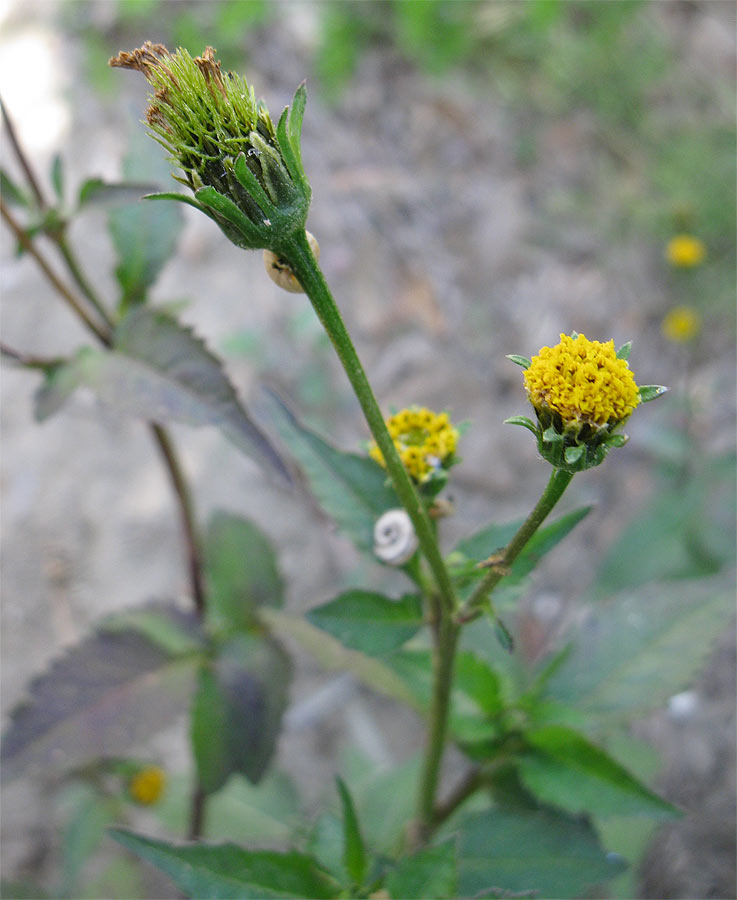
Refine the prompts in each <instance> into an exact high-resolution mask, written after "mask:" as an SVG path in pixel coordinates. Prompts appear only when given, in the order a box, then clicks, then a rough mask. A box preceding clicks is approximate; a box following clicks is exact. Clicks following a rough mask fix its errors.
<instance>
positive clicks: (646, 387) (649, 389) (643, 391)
mask: <svg viewBox="0 0 737 900" xmlns="http://www.w3.org/2000/svg"><path fill="white" fill-rule="evenodd" d="M667 392H668V388H667V387H664V386H663V385H662V384H642V385H640V399H641V400H642V402H643V403H648V402H649V401H650V400H655V398H656V397H662V396H663V394H666V393H667Z"/></svg>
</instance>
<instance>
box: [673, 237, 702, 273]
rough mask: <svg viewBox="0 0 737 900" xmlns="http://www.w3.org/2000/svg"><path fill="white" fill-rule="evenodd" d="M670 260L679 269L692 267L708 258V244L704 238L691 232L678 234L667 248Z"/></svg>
mask: <svg viewBox="0 0 737 900" xmlns="http://www.w3.org/2000/svg"><path fill="white" fill-rule="evenodd" d="M665 256H666V259H667V260H668V262H669V263H670V264H671V265H672V266H675V268H677V269H692V268H694V266H699V265H701V263H702V262H703V261H704V259H705V258H706V246H705V244H704V242H703V241H702V240H700V239H699V238H697V237H693V235H690V234H677V235H676V236H675V237H674V238H671V240H670V241H669V242H668V246H667V247H666V248H665Z"/></svg>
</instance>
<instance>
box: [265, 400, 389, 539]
mask: <svg viewBox="0 0 737 900" xmlns="http://www.w3.org/2000/svg"><path fill="white" fill-rule="evenodd" d="M269 397H270V400H271V403H270V409H271V412H272V416H273V419H274V422H275V425H276V427H277V428H278V430H279V434H280V436H281V438H282V440H283V441H284V443H285V444H286V445H287V447H288V448H289V450H290V451H291V452H292V454H293V455H294V457H295V459H296V460H297V462H298V463H299V465H300V467H301V469H302V471H303V472H304V474H305V476H306V478H307V481H308V484H309V486H310V489H311V490H312V493H313V494H314V495H315V497H316V498H317V500H318V502H319V503H320V505H321V506H322V508H323V509H324V510H325V512H326V513H327V514H328V515H329V516H331V517H332V518H333V519H334V520H335V521H336V523H337V524H338V526H339V527H340V528H342V529H343V530H344V531H345V532H346V534H347V535H348V537H350V538H351V540H352V541H353V542H354V544H355V545H356V546H357V547H358V548H359V549H360V550H365V551H369V552H371V553H373V533H374V525H375V524H376V520H377V519H378V518H379V516H381V515H382V513H384V512H386V511H387V510H388V509H393V508H396V507H398V506H399V505H400V504H399V501H398V500H397V497H396V494H395V493H394V491H393V490H392V489H391V487H389V486H388V485H387V484H386V472H385V471H384V470H383V469H382V468H381V466H379V465H377V464H376V463H375V462H374V461H373V460H372V459H369V458H367V457H364V456H358V455H356V454H354V453H344V452H343V451H341V450H337V449H336V448H335V447H331V446H330V444H327V443H326V442H325V441H323V440H322V438H320V437H318V435H316V434H315V433H314V432H313V431H310V430H309V429H308V428H305V427H304V426H303V425H301V424H300V422H298V421H297V419H296V418H295V417H294V416H293V415H292V413H291V412H290V411H289V410H288V409H287V407H286V406H285V405H284V403H283V402H282V401H281V400H280V399H279V398H278V397H277V396H276V395H275V394H271V393H270V394H269Z"/></svg>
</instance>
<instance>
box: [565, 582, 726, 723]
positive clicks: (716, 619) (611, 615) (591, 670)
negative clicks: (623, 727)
mask: <svg viewBox="0 0 737 900" xmlns="http://www.w3.org/2000/svg"><path fill="white" fill-rule="evenodd" d="M733 613H734V585H733V584H730V583H728V582H727V583H726V584H725V581H723V580H719V579H704V580H702V581H700V582H686V583H677V582H671V583H670V584H668V585H650V586H648V587H645V588H641V589H640V590H639V591H638V592H637V593H636V594H621V595H619V596H617V597H614V598H613V599H612V601H611V602H610V603H608V604H607V605H606V606H603V607H598V608H597V609H596V610H595V611H594V612H593V614H592V615H591V617H590V619H589V620H588V622H586V624H585V625H584V627H583V629H582V631H581V634H580V635H579V637H578V639H577V641H576V644H575V646H574V649H573V650H572V652H571V653H570V655H569V656H568V657H567V658H566V659H565V660H564V661H563V663H562V664H561V666H560V668H559V669H558V670H557V671H556V672H555V673H554V674H553V676H552V677H551V678H550V681H549V682H548V690H549V692H550V694H551V695H552V696H553V697H554V698H555V699H557V700H560V701H561V702H563V703H567V704H571V705H574V706H577V707H578V708H580V709H581V710H582V711H585V712H586V713H587V714H588V717H589V720H590V721H591V722H592V724H593V722H595V721H596V718H598V719H599V720H600V721H601V720H603V719H606V718H609V717H615V718H623V717H628V718H631V717H632V716H633V715H635V714H637V713H640V712H645V711H647V710H651V709H654V708H656V707H657V706H659V705H660V704H662V703H664V702H665V700H667V698H668V697H670V696H672V695H673V694H676V693H678V692H679V691H680V690H683V689H684V688H685V687H686V686H687V685H688V683H689V681H690V679H691V678H693V676H694V674H695V673H696V672H697V671H698V669H699V667H700V666H701V665H702V663H703V662H704V660H705V658H706V656H707V654H708V652H709V650H710V649H711V646H712V644H713V642H714V641H715V640H716V638H717V637H718V636H719V635H720V634H721V633H722V632H723V630H724V627H725V623H726V622H728V621H729V618H730V616H732V615H733Z"/></svg>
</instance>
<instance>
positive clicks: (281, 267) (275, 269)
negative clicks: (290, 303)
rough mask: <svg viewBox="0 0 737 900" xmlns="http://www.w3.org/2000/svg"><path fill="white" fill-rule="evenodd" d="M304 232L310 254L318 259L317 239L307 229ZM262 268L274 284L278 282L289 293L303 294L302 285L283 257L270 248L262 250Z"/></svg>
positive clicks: (318, 246) (318, 247)
mask: <svg viewBox="0 0 737 900" xmlns="http://www.w3.org/2000/svg"><path fill="white" fill-rule="evenodd" d="M305 234H306V235H307V243H308V244H309V245H310V250H312V255H313V256H314V257H315V259H316V260H317V259H320V245H319V244H318V243H317V239H316V238H315V236H314V234H310V232H309V231H305ZM264 268H265V269H266V274H267V275H268V276H269V278H270V279H271V280H272V281H273V282H274V284H278V285H279V287H280V288H284V290H285V291H289V293H290V294H304V291H303V290H302V285H301V284H300V283H299V282H298V281H297V279H296V278H295V277H294V273H293V272H292V270H291V269H290V268H289V266H288V265H287V264H286V263H285V262H284V260H283V259H281V258H280V257H278V256H277V255H276V253H272V251H271V250H264Z"/></svg>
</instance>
